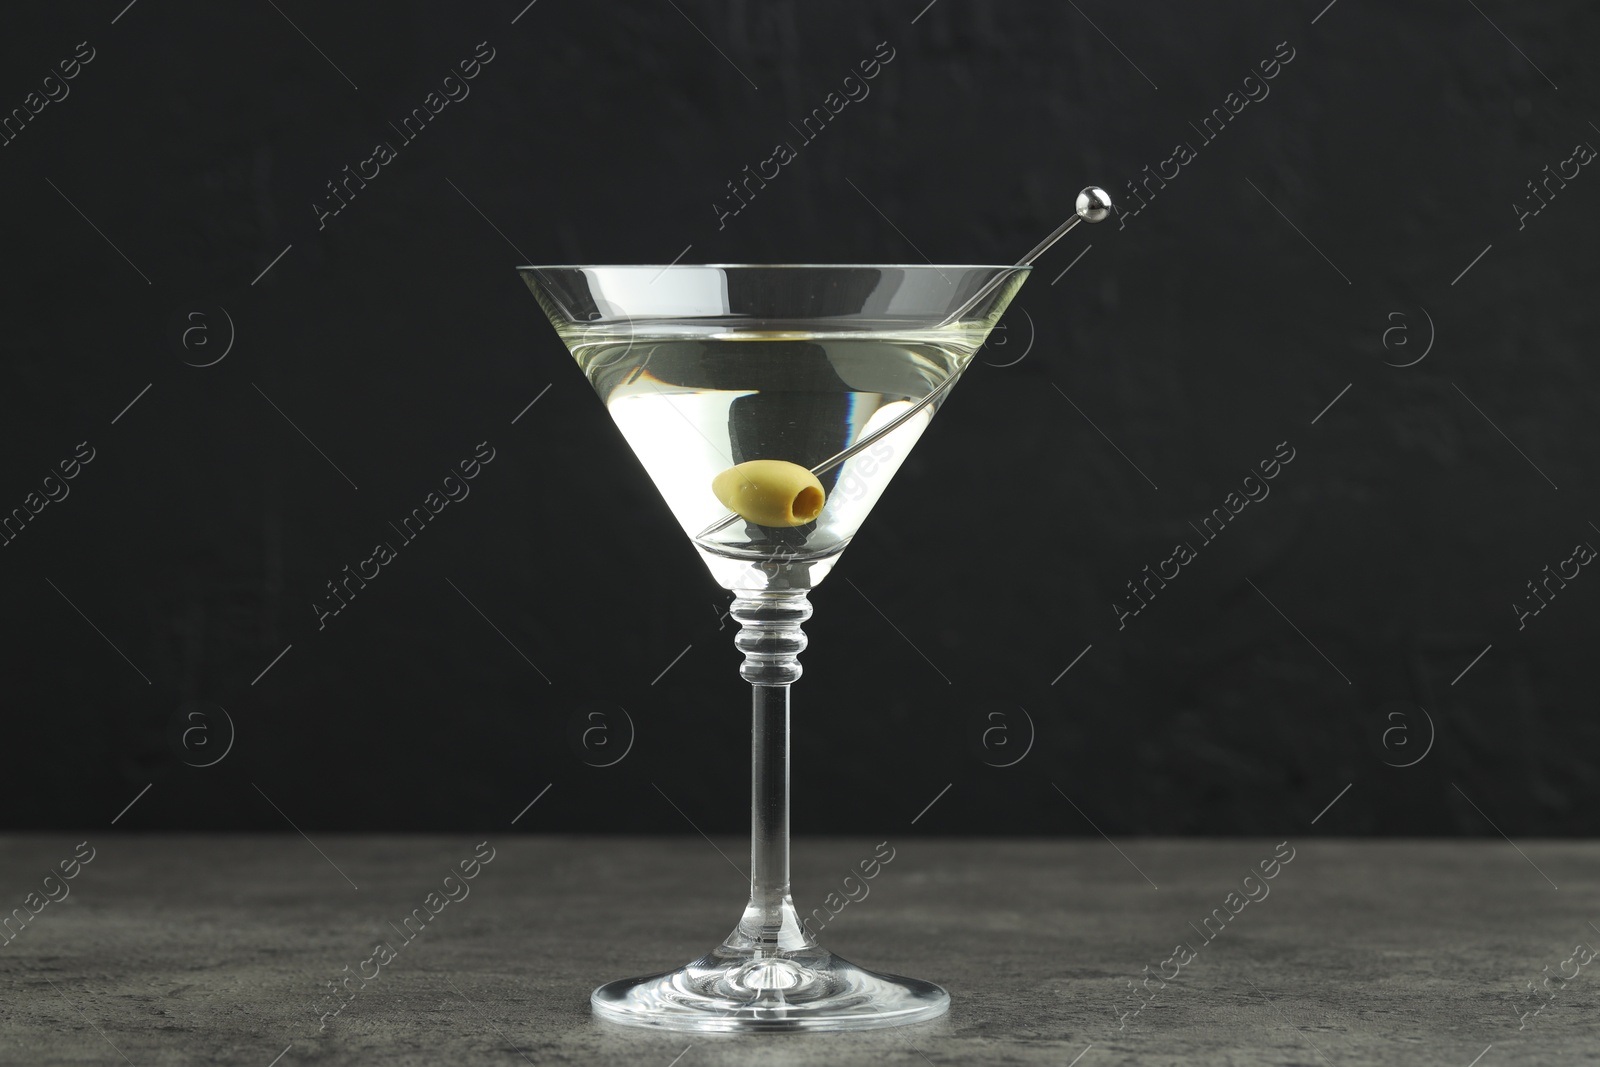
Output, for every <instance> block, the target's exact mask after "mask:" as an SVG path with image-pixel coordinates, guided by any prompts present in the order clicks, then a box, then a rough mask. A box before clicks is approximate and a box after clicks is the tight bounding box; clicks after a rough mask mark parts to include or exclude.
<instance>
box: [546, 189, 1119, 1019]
mask: <svg viewBox="0 0 1600 1067" xmlns="http://www.w3.org/2000/svg"><path fill="white" fill-rule="evenodd" d="M1094 192H1095V193H1096V194H1098V196H1099V197H1100V198H1102V199H1103V198H1104V194H1103V193H1099V191H1098V190H1094ZM1087 194H1088V191H1086V193H1085V194H1084V195H1087ZM1091 200H1092V202H1091V203H1089V204H1088V206H1087V207H1086V202H1085V200H1084V198H1083V196H1080V199H1079V215H1080V216H1081V217H1083V218H1087V219H1090V220H1091V221H1098V220H1099V218H1103V217H1104V216H1105V214H1106V210H1105V209H1104V208H1102V207H1101V206H1100V204H1099V201H1098V200H1093V198H1091ZM1105 206H1106V207H1109V201H1108V200H1106V201H1105ZM1075 222H1076V219H1073V220H1069V221H1068V223H1066V224H1064V225H1063V226H1062V227H1061V228H1060V229H1058V230H1057V231H1056V233H1054V234H1052V235H1051V237H1050V238H1049V239H1047V240H1046V241H1045V242H1044V243H1043V244H1041V245H1040V246H1039V248H1037V249H1035V250H1034V252H1033V253H1031V254H1030V255H1029V256H1028V257H1027V258H1026V259H1025V260H1024V262H1023V263H1022V264H1018V265H1013V266H955V265H952V266H944V265H940V266H932V265H929V266H906V265H885V266H872V265H826V264H811V265H793V266H789V265H784V266H759V265H748V264H712V265H703V266H699V265H682V266H680V265H673V266H668V267H659V266H551V267H522V268H519V271H520V273H521V275H522V278H523V280H524V281H525V282H526V283H527V285H528V288H529V289H530V290H532V292H533V295H534V297H535V298H537V300H538V301H539V305H540V307H542V308H543V309H544V312H545V314H546V315H547V316H548V317H549V319H550V321H551V323H552V324H553V325H554V326H555V328H556V332H557V333H558V334H559V335H560V337H561V339H562V341H563V342H564V343H565V344H566V345H567V347H568V349H569V350H570V351H571V353H572V355H573V357H574V358H575V359H576V360H577V363H578V366H579V368H580V369H581V370H582V371H583V373H584V375H585V376H586V377H587V378H588V380H589V383H590V385H592V386H593V387H594V389H595V391H596V392H597V393H598V394H599V396H600V399H601V400H602V401H603V402H604V404H605V406H606V409H607V410H608V411H609V412H610V413H611V416H612V418H613V420H614V421H615V422H616V425H617V428H618V429H619V430H620V431H621V432H622V435H623V437H624V438H625V439H626V440H627V442H628V444H629V445H630V446H631V447H632V448H633V451H634V454H635V455H636V456H637V457H638V459H639V462H640V463H642V464H643V465H644V467H645V470H646V471H647V472H648V473H649V474H650V477H651V479H652V480H653V481H654V482H655V485H656V488H657V489H658V490H659V491H660V493H661V496H662V498H663V499H664V500H665V502H666V504H667V506H668V508H670V509H671V511H672V514H673V516H674V517H675V518H676V519H677V521H678V523H679V525H681V526H682V527H683V531H684V533H685V534H687V535H688V537H689V539H690V541H691V543H692V544H693V545H694V547H695V549H696V550H697V551H698V552H699V553H700V557H701V559H703V560H704V561H705V563H706V566H707V567H708V568H709V569H710V571H711V574H712V576H713V577H714V578H715V579H716V581H717V583H718V584H719V585H721V586H722V587H723V588H725V589H728V590H729V591H731V592H732V594H733V608H732V611H731V614H732V617H733V618H734V619H735V620H736V621H737V622H738V623H739V625H740V631H739V633H738V634H737V636H736V637H735V644H736V645H737V647H738V648H739V650H740V651H741V652H743V653H744V657H745V658H744V663H743V664H742V665H741V667H740V673H741V675H742V676H743V677H744V679H745V680H746V681H748V682H749V683H750V685H751V688H752V694H753V697H752V728H751V772H750V779H751V783H750V792H751V802H750V824H751V834H750V837H751V845H750V900H749V903H748V904H747V905H746V906H745V909H744V914H743V915H742V916H741V917H740V919H739V921H738V924H737V925H736V926H735V927H734V929H733V931H732V932H731V933H730V934H728V936H727V937H726V938H725V939H724V940H723V942H722V944H720V945H719V946H717V947H716V948H715V949H713V950H712V951H710V952H708V953H707V954H706V955H704V956H702V957H700V958H699V959H698V960H695V961H694V962H692V963H689V964H686V965H685V966H682V967H679V968H678V969H676V970H673V971H667V972H664V973H661V974H654V975H648V976H645V977H642V978H628V979H623V980H621V981H615V982H611V983H608V984H606V985H603V986H601V987H600V988H598V989H596V990H595V991H594V993H593V995H592V996H591V998H590V1001H591V1004H592V1006H593V1009H594V1012H595V1014H596V1015H598V1016H600V1017H601V1018H604V1019H609V1020H612V1021H614V1022H619V1023H626V1024H631V1025H637V1026H655V1027H662V1028H667V1029H673V1030H688V1031H701V1032H704V1031H724V1032H750V1031H767V1030H773V1031H794V1030H856V1029H868V1028H875V1027H883V1026H896V1025H900V1024H904V1023H913V1022H921V1021H924V1020H927V1019H932V1018H935V1017H937V1016H939V1015H942V1014H943V1013H944V1012H945V1011H946V1010H947V1009H948V1008H949V1004H950V998H949V995H948V994H947V993H946V992H945V991H944V990H943V989H942V988H940V987H939V986H937V985H935V984H933V983H932V982H926V981H921V980H918V979H915V978H902V977H899V976H897V975H887V974H878V973H875V972H873V971H869V970H866V969H864V968H861V967H857V966H855V965H854V964H852V963H850V962H848V961H846V960H844V959H842V958H840V957H839V956H836V955H834V954H833V953H832V952H829V951H828V950H827V949H825V948H823V947H822V946H821V945H819V944H818V943H817V940H816V938H815V937H814V936H813V934H812V931H811V930H810V929H808V927H807V922H808V920H809V921H815V920H810V917H809V916H802V915H801V914H800V913H799V912H798V911H797V909H796V908H795V905H794V901H793V899H792V897H791V895H790V888H789V687H790V685H791V684H793V683H794V682H795V681H796V680H798V679H799V677H800V674H801V668H800V662H799V654H800V652H801V651H803V650H804V649H805V647H806V636H805V634H804V633H803V632H802V631H801V625H802V624H803V623H804V622H805V621H806V620H807V619H808V618H809V617H810V616H811V605H810V603H809V602H808V601H807V599H806V597H807V594H808V593H809V592H810V591H811V590H812V589H813V588H815V587H816V585H817V584H818V583H819V582H821V581H822V580H823V578H825V577H826V576H827V574H828V572H829V571H831V570H832V569H833V567H834V565H835V564H836V563H837V562H838V560H839V556H840V554H841V553H842V552H844V550H845V549H846V548H847V547H848V546H849V544H850V540H851V538H852V537H854V536H855V533H856V531H857V530H858V529H859V528H860V526H861V523H862V521H863V520H864V519H865V518H866V517H867V513H868V512H870V511H871V510H872V506H873V505H874V504H875V503H876V502H877V500H878V497H879V496H880V495H881V494H882V492H883V490H884V488H885V487H886V486H887V485H888V482H889V480H890V478H891V477H893V475H894V473H895V471H896V470H898V469H899V467H900V466H901V464H902V463H904V461H905V459H906V456H907V455H908V454H909V453H910V451H911V449H912V447H913V446H914V445H915V444H916V443H917V440H918V439H919V438H920V437H921V436H922V434H923V431H924V430H926V429H927V427H928V424H929V421H930V420H931V419H932V418H933V416H934V413H935V412H936V411H937V410H938V408H939V406H940V404H941V403H942V402H943V401H944V399H945V397H946V396H948V395H949V391H950V388H951V386H953V385H954V384H955V382H956V380H957V379H958V378H959V377H960V375H961V372H962V371H964V370H965V369H966V368H967V366H968V364H969V363H970V362H971V360H972V357H973V354H974V353H975V352H976V351H977V350H978V348H979V347H980V346H981V345H982V344H983V342H984V339H985V338H986V337H987V336H988V334H989V331H990V330H991V329H993V327H994V325H995V323H996V321H998V319H999V318H1000V315H1001V314H1002V313H1003V312H1004V311H1005V308H1006V305H1007V304H1009V303H1010V301H1011V298H1012V297H1013V296H1015V295H1016V293H1017V290H1018V289H1019V288H1021V286H1022V284H1023V282H1024V281H1025V280H1026V278H1027V274H1028V271H1029V269H1030V267H1029V266H1028V265H1027V264H1028V263H1029V262H1031V260H1032V259H1033V258H1034V256H1036V255H1038V254H1039V253H1040V252H1042V251H1043V250H1044V249H1045V248H1047V247H1048V246H1049V244H1050V243H1053V241H1054V240H1056V239H1059V237H1060V236H1061V235H1062V234H1063V233H1065V232H1066V231H1067V230H1069V229H1071V227H1072V225H1073V224H1075ZM869 870H871V868H870V865H869V861H863V863H862V874H863V876H870V875H869V874H868V872H869ZM871 873H876V871H875V870H872V871H871ZM818 918H819V919H825V918H826V913H823V914H822V915H820V916H818Z"/></svg>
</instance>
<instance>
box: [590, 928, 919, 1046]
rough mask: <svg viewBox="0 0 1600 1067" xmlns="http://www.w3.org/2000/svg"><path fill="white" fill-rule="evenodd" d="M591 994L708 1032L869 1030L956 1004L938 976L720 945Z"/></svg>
mask: <svg viewBox="0 0 1600 1067" xmlns="http://www.w3.org/2000/svg"><path fill="white" fill-rule="evenodd" d="M589 1000H590V1003H591V1004H593V1005H594V1013H595V1014H596V1015H597V1016H599V1017H600V1018H602V1019H609V1020H610V1021H612V1022H616V1023H624V1024H626V1025H629V1026H655V1027H660V1028H662V1029H666V1030H694V1031H699V1032H702V1033H706V1032H710V1033H750V1032H757V1031H785V1030H788V1031H799V1030H868V1029H875V1028H877V1027H883V1026H902V1025H904V1024H906V1023H920V1022H926V1021H927V1020H929V1019H936V1018H938V1017H939V1016H941V1015H943V1014H944V1013H945V1012H946V1011H947V1010H949V1007H950V994H948V993H946V992H945V991H944V990H943V989H941V988H940V987H938V986H936V985H934V984H933V983H932V982H923V981H919V980H918V979H915V978H901V977H899V976H898V975H892V974H877V973H875V972H873V971H867V970H863V969H862V968H860V967H857V966H856V965H855V964H853V963H850V962H849V961H847V960H844V959H841V958H839V957H838V956H835V955H834V954H833V953H831V952H829V951H828V950H827V949H824V948H816V947H811V948H806V949H801V950H799V951H794V952H781V953H778V954H776V955H763V956H754V955H740V956H733V957H731V958H730V956H729V954H728V953H727V952H726V951H725V949H724V950H719V951H717V952H713V953H711V954H710V955H708V956H703V957H701V958H700V959H698V960H696V961H695V962H693V963H691V964H689V965H688V966H686V967H680V968H679V969H678V970H676V971H668V972H667V973H666V974H655V975H650V976H648V977H645V978H625V979H623V980H621V981H618V982H608V983H607V984H605V985H603V986H601V987H600V988H599V989H596V990H595V991H594V993H593V995H592V996H590V998H589Z"/></svg>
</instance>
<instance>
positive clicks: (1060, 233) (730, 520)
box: [695, 185, 1112, 540]
mask: <svg viewBox="0 0 1600 1067" xmlns="http://www.w3.org/2000/svg"><path fill="white" fill-rule="evenodd" d="M1111 208H1112V204H1111V195H1110V194H1109V193H1107V192H1106V191H1105V190H1104V189H1102V188H1100V187H1099V186H1098V185H1090V186H1086V187H1085V188H1084V189H1083V190H1082V191H1081V192H1079V193H1078V202H1077V205H1076V210H1075V211H1074V212H1073V215H1072V217H1071V218H1070V219H1068V220H1067V221H1066V222H1063V223H1062V224H1061V225H1060V226H1057V227H1056V228H1055V231H1054V232H1053V233H1051V234H1050V236H1049V237H1046V238H1045V239H1044V240H1042V241H1040V242H1039V243H1038V244H1037V245H1035V246H1034V247H1033V251H1031V252H1029V253H1028V254H1027V255H1025V256H1023V257H1022V258H1021V259H1020V260H1018V261H1017V266H1019V267H1027V266H1031V265H1032V264H1033V261H1034V260H1036V259H1038V258H1039V257H1040V256H1042V255H1044V254H1045V253H1046V252H1047V251H1049V250H1050V246H1051V245H1053V244H1055V243H1056V242H1057V241H1059V240H1061V239H1062V238H1063V237H1065V236H1066V235H1067V234H1069V233H1071V232H1072V229H1073V227H1074V226H1076V225H1078V223H1080V222H1103V221H1105V219H1106V218H1107V217H1109V216H1110V214H1111ZM1006 280H1007V276H1006V275H1000V276H998V277H996V278H995V279H994V281H992V282H990V283H989V284H988V285H985V286H984V287H983V288H982V289H979V290H978V291H977V293H975V294H973V297H972V299H971V300H968V301H967V302H966V303H965V304H962V305H961V307H960V309H959V310H957V311H956V312H955V313H954V314H952V315H949V316H948V317H946V318H945V320H944V321H943V322H941V323H940V324H939V325H940V326H948V325H949V324H950V323H952V322H959V321H961V319H963V318H965V317H966V314H967V312H969V311H971V310H972V309H973V308H974V307H976V306H977V305H979V304H981V303H982V302H983V301H984V300H985V299H986V298H987V297H988V296H989V294H990V293H992V292H994V291H995V289H996V288H998V287H999V286H1000V285H1001V284H1002V283H1003V282H1005V281H1006ZM937 328H938V327H935V329H937ZM960 377H961V375H959V374H952V375H951V376H950V377H948V378H946V379H945V380H944V381H942V382H940V383H939V384H938V385H937V386H935V387H934V388H933V389H932V390H931V391H929V392H928V394H927V395H926V396H924V397H922V398H921V399H919V400H918V401H917V402H916V403H915V404H912V405H911V406H910V407H909V408H907V409H906V410H905V411H902V412H901V413H900V414H899V415H897V416H895V418H894V419H893V420H891V421H890V422H887V423H885V424H884V425H882V426H880V427H878V428H877V429H876V430H874V431H873V432H872V433H870V434H868V435H867V436H865V437H863V438H861V439H860V440H859V441H857V442H856V443H855V444H853V445H851V446H850V447H849V448H846V449H844V450H843V451H842V452H837V453H835V454H834V455H831V456H829V457H828V458H827V459H825V460H823V461H822V462H821V463H818V464H817V465H816V466H815V467H812V468H811V473H812V474H825V473H827V472H828V471H831V470H833V468H835V467H837V466H838V465H839V464H841V463H843V462H844V461H845V460H847V459H849V458H850V457H851V456H853V455H855V454H856V453H858V452H860V451H861V450H862V449H865V448H868V447H870V446H871V445H872V443H873V442H875V441H877V440H879V439H881V438H883V437H885V436H886V435H888V434H889V433H891V432H893V431H894V430H895V428H896V427H898V426H899V425H900V424H901V423H903V422H905V421H906V420H907V419H909V418H911V417H912V416H913V415H915V414H916V413H917V412H919V411H921V410H922V409H923V408H925V407H927V406H928V405H929V404H932V403H934V402H935V401H937V400H938V399H939V398H940V397H941V396H943V395H944V394H945V393H947V392H949V391H950V388H951V386H953V385H955V384H956V379H958V378H960ZM738 519H739V516H738V515H735V514H732V513H729V514H728V515H727V516H725V517H724V518H723V519H721V520H720V521H718V522H714V523H712V524H711V525H710V526H707V527H706V528H705V529H704V530H701V531H700V532H699V533H697V534H695V540H699V539H700V538H703V537H710V536H711V535H712V534H715V533H717V532H719V531H721V530H725V529H727V528H728V527H729V526H731V525H733V524H734V523H735V522H737V521H738Z"/></svg>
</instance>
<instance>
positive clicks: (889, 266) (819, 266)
mask: <svg viewBox="0 0 1600 1067" xmlns="http://www.w3.org/2000/svg"><path fill="white" fill-rule="evenodd" d="M515 269H516V270H519V271H524V270H659V271H662V272H666V271H669V270H845V269H850V270H931V271H941V270H1032V269H1033V265H1032V264H1020V263H542V264H523V265H520V266H518V267H516V268H515Z"/></svg>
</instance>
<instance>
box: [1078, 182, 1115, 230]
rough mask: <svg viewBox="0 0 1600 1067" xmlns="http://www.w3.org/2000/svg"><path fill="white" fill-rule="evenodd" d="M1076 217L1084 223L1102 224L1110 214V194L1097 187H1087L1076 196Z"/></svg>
mask: <svg viewBox="0 0 1600 1067" xmlns="http://www.w3.org/2000/svg"><path fill="white" fill-rule="evenodd" d="M1077 207H1078V217H1079V218H1081V219H1083V220H1084V221H1085V222H1103V221H1105V218H1106V216H1107V215H1109V214H1111V194H1109V193H1107V192H1106V191H1105V190H1104V189H1102V188H1100V187H1099V186H1098V185H1091V186H1088V187H1087V188H1085V189H1084V190H1083V192H1081V193H1079V194H1078V204H1077Z"/></svg>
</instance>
